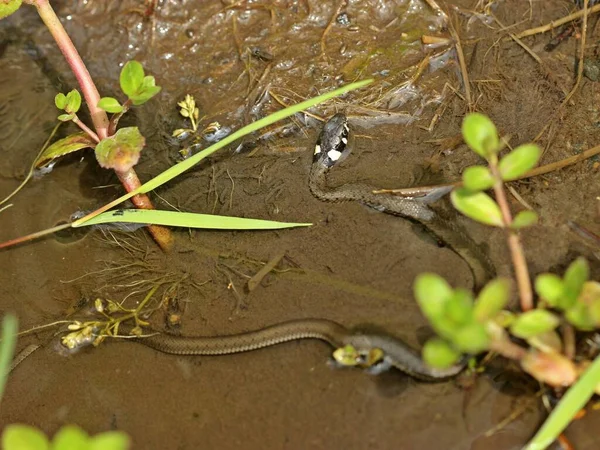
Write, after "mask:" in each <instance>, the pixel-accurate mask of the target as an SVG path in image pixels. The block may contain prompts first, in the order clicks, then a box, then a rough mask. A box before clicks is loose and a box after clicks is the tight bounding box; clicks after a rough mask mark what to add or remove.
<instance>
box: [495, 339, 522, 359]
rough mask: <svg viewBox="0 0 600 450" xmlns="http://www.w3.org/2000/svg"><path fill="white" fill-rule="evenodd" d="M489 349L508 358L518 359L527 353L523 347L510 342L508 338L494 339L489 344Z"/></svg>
mask: <svg viewBox="0 0 600 450" xmlns="http://www.w3.org/2000/svg"><path fill="white" fill-rule="evenodd" d="M490 350H492V351H494V352H496V353H498V354H500V355H502V356H504V357H505V358H508V359H514V360H516V361H520V360H521V359H523V358H524V357H525V355H526V354H527V350H525V349H524V348H523V347H521V346H519V345H517V344H515V343H514V342H511V341H510V339H508V338H506V339H494V340H492V342H491V344H490Z"/></svg>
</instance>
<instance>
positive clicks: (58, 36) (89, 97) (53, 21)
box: [32, 0, 108, 139]
mask: <svg viewBox="0 0 600 450" xmlns="http://www.w3.org/2000/svg"><path fill="white" fill-rule="evenodd" d="M32 3H33V4H34V5H35V6H36V8H37V11H38V13H39V15H40V17H41V19H42V21H43V22H44V24H45V25H46V27H47V28H48V30H49V31H50V33H51V34H52V37H53V38H54V40H55V41H56V44H57V45H58V48H59V49H60V51H61V52H62V54H63V55H64V57H65V59H66V60H67V63H68V64H69V66H70V67H71V70H72V71H73V74H74V75H75V77H76V78H77V82H78V83H79V87H80V88H81V92H82V93H83V96H84V98H85V102H86V103H87V105H88V108H89V110H90V115H91V117H92V122H93V123H94V128H95V129H96V133H97V134H98V137H99V138H100V139H104V138H105V137H107V136H108V133H107V130H108V117H107V115H106V112H105V111H104V110H103V109H100V108H98V102H99V101H100V94H99V93H98V89H97V88H96V85H95V84H94V81H93V80H92V77H91V76H90V73H89V72H88V70H87V67H86V66H85V64H84V63H83V60H82V59H81V56H79V52H78V51H77V49H76V48H75V46H74V45H73V42H72V41H71V38H70V37H69V35H68V34H67V31H66V30H65V28H64V27H63V26H62V23H61V22H60V20H59V18H58V17H57V16H56V13H55V12H54V10H53V9H52V6H50V2H49V0H33V1H32Z"/></svg>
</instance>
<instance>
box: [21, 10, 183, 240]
mask: <svg viewBox="0 0 600 450" xmlns="http://www.w3.org/2000/svg"><path fill="white" fill-rule="evenodd" d="M25 2H26V3H29V4H32V5H34V6H35V7H36V8H37V11H38V13H39V15H40V17H41V18H42V21H43V22H44V24H45V25H46V27H47V28H48V30H49V31H50V33H51V34H52V36H53V37H54V40H55V41H56V43H57V45H58V48H60V51H61V52H62V54H63V55H64V57H65V59H66V60H67V63H68V64H69V66H70V67H71V70H72V71H73V73H74V74H75V77H76V78H77V82H78V83H79V87H80V88H81V92H82V93H83V96H84V98H85V102H86V103H87V105H88V108H89V110H90V114H91V117H92V122H93V123H94V128H95V129H96V133H95V135H96V138H97V139H99V140H102V139H105V138H107V137H108V136H109V120H108V116H107V115H106V112H105V111H104V110H103V109H100V108H99V107H98V102H99V101H100V94H99V93H98V89H97V88H96V85H95V84H94V81H93V80H92V77H91V76H90V73H89V72H88V70H87V67H86V66H85V64H84V63H83V60H82V59H81V56H79V52H77V49H76V48H75V46H74V45H73V42H72V41H71V38H70V37H69V35H68V34H67V31H66V30H65V29H64V27H63V26H62V23H61V22H60V20H59V19H58V17H57V16H56V13H55V12H54V10H53V9H52V6H51V5H50V2H49V0H25ZM76 123H77V125H79V126H80V127H81V128H82V129H84V128H83V127H82V125H83V124H82V123H81V122H80V121H79V122H76ZM83 126H85V125H83ZM85 128H87V127H85ZM88 130H89V128H88ZM84 131H86V130H85V129H84ZM89 131H91V130H89ZM112 131H113V132H114V130H112ZM86 132H88V131H86ZM92 133H93V132H92ZM88 134H89V132H88ZM91 136H92V138H93V135H91ZM115 173H116V174H117V176H118V177H119V180H121V183H123V186H124V187H125V189H126V190H127V192H131V191H132V190H134V189H137V188H138V187H140V185H141V184H140V180H139V178H138V176H137V174H136V173H135V170H133V168H132V169H129V170H128V171H126V172H117V171H115ZM132 201H133V203H134V204H135V206H136V207H138V208H140V209H154V206H153V205H152V202H151V201H150V198H149V197H148V196H147V195H146V194H140V195H136V196H135V197H133V198H132ZM148 230H149V231H150V233H151V234H152V236H153V237H154V239H155V241H156V242H157V244H158V245H159V246H160V248H162V249H163V250H165V251H166V250H168V249H169V248H170V247H171V244H172V236H171V232H170V231H169V229H168V228H165V227H161V226H156V225H150V226H148Z"/></svg>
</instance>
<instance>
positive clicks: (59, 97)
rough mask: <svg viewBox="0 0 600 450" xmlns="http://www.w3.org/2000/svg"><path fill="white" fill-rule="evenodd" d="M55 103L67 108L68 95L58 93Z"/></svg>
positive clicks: (59, 107)
mask: <svg viewBox="0 0 600 450" xmlns="http://www.w3.org/2000/svg"><path fill="white" fill-rule="evenodd" d="M0 1H1V0H0ZM54 104H55V105H56V107H57V108H58V109H65V106H67V96H66V95H65V94H63V93H62V92H60V93H58V94H56V96H55V97H54Z"/></svg>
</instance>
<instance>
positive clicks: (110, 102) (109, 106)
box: [98, 97, 123, 114]
mask: <svg viewBox="0 0 600 450" xmlns="http://www.w3.org/2000/svg"><path fill="white" fill-rule="evenodd" d="M98 108H100V109H103V110H104V111H106V112H109V113H111V114H116V113H120V112H122V111H123V106H121V104H120V103H119V101H118V100H117V99H116V98H113V97H102V98H101V99H100V101H99V102H98Z"/></svg>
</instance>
